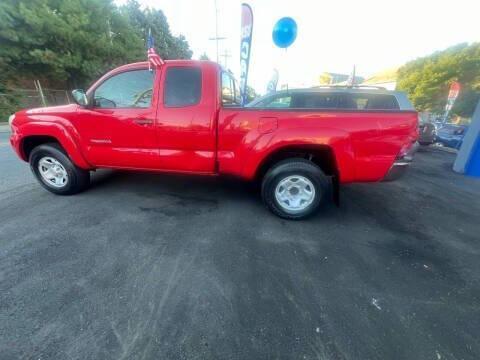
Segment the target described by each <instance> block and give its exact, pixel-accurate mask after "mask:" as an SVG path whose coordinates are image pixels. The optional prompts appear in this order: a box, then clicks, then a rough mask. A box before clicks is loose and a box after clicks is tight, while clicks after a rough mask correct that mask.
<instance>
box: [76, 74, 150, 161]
mask: <svg viewBox="0 0 480 360" xmlns="http://www.w3.org/2000/svg"><path fill="white" fill-rule="evenodd" d="M155 76H156V72H154V71H150V70H149V69H147V68H139V69H133V70H128V71H123V72H118V73H114V74H113V75H111V76H109V77H108V78H106V79H105V80H104V81H102V82H101V83H100V84H99V85H98V86H97V87H96V88H95V89H93V90H92V91H91V93H92V92H93V94H91V98H92V99H93V106H92V107H91V108H88V109H81V110H80V116H79V117H78V119H77V123H76V127H77V129H79V132H80V135H81V136H80V137H81V139H82V141H83V145H84V149H85V153H86V156H87V158H88V161H89V162H90V163H92V164H93V165H95V166H98V167H118V168H144V169H156V168H159V161H158V154H159V151H158V146H157V142H156V133H155V116H156V100H155V95H154V94H155V91H154V84H155Z"/></svg>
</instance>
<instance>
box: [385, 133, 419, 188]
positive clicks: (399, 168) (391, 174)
mask: <svg viewBox="0 0 480 360" xmlns="http://www.w3.org/2000/svg"><path fill="white" fill-rule="evenodd" d="M419 146H420V145H419V143H418V141H416V142H415V143H414V144H413V145H412V147H411V148H410V149H409V150H408V152H406V153H405V154H404V155H403V156H402V157H400V158H398V159H396V160H395V162H394V163H393V164H392V166H391V167H390V170H388V172H387V175H385V177H384V178H383V181H393V180H397V179H399V178H401V177H402V176H403V174H405V172H406V171H407V169H408V168H409V166H410V164H411V163H412V161H413V155H415V153H416V152H417V150H418V147H419Z"/></svg>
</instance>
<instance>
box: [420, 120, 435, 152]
mask: <svg viewBox="0 0 480 360" xmlns="http://www.w3.org/2000/svg"><path fill="white" fill-rule="evenodd" d="M418 128H419V137H418V142H419V143H420V145H423V146H426V145H431V144H434V143H435V141H436V139H437V127H436V126H435V124H434V123H432V122H430V121H426V120H423V119H422V118H421V117H419V124H418Z"/></svg>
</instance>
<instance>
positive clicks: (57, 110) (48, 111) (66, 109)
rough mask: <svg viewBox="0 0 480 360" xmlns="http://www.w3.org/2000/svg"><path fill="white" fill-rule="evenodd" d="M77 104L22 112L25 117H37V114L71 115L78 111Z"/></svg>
mask: <svg viewBox="0 0 480 360" xmlns="http://www.w3.org/2000/svg"><path fill="white" fill-rule="evenodd" d="M78 106H79V105H77V104H68V105H60V106H47V107H41V108H34V109H28V110H24V111H22V112H24V113H25V114H26V115H37V114H65V113H72V112H76V111H77V109H78Z"/></svg>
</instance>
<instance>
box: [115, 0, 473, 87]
mask: <svg viewBox="0 0 480 360" xmlns="http://www.w3.org/2000/svg"><path fill="white" fill-rule="evenodd" d="M124 2H125V0H117V3H118V4H122V3H124ZM139 2H140V3H141V4H142V5H143V6H149V7H153V8H157V9H161V10H163V12H164V13H165V15H166V17H167V20H168V22H169V24H170V28H171V31H172V33H173V34H175V35H178V34H183V35H184V36H185V37H186V38H187V41H188V42H189V44H190V47H191V49H192V50H193V58H195V59H198V58H199V56H200V54H202V53H203V52H205V53H206V54H207V55H208V56H209V57H210V59H212V60H215V59H216V51H215V42H214V41H211V40H209V38H211V37H214V36H215V0H139ZM242 2H247V3H248V4H249V5H250V6H251V7H252V9H253V16H254V25H253V39H252V50H251V59H250V70H249V76H248V84H249V85H251V86H253V87H254V88H255V89H256V90H257V91H258V92H260V93H264V92H265V88H266V85H267V83H268V81H269V80H270V79H271V77H272V74H273V69H275V68H276V69H278V70H279V73H280V80H279V84H282V83H288V84H289V86H312V85H314V84H316V83H317V82H318V78H319V75H320V74H321V73H322V72H336V73H344V74H349V73H351V71H352V68H353V66H354V65H355V66H356V73H357V75H360V76H364V77H369V76H371V75H374V74H375V73H377V72H379V71H382V70H386V69H389V68H392V67H397V66H400V65H402V64H404V63H405V62H407V61H409V60H413V59H415V58H418V57H421V56H425V55H428V54H430V53H432V52H434V51H437V50H442V49H445V48H447V47H449V46H452V45H455V44H458V43H461V42H475V41H480V26H479V25H478V18H479V15H480V1H478V0H455V1H444V0H437V1H434V0H402V1H392V0H333V1H321V0H243V1H240V0H239V1H237V0H217V8H218V29H219V30H218V33H219V36H223V37H226V38H227V39H226V40H221V41H220V51H219V52H220V54H223V53H225V52H228V54H229V55H230V57H228V58H227V67H228V68H230V69H231V70H232V71H233V72H234V74H235V75H236V77H237V79H238V78H239V67H240V66H239V63H240V60H239V57H240V55H239V53H240V6H241V3H242ZM284 16H289V17H292V18H294V19H295V21H296V22H297V26H298V36H297V39H296V41H295V42H294V43H293V44H292V45H291V46H290V47H289V48H288V50H286V51H285V50H284V49H279V48H276V47H275V45H274V43H273V41H272V30H273V26H274V24H275V22H276V21H277V20H279V19H280V18H282V17H284ZM160 55H161V54H160ZM220 62H221V63H222V64H223V65H224V64H225V58H224V57H222V56H220Z"/></svg>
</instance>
